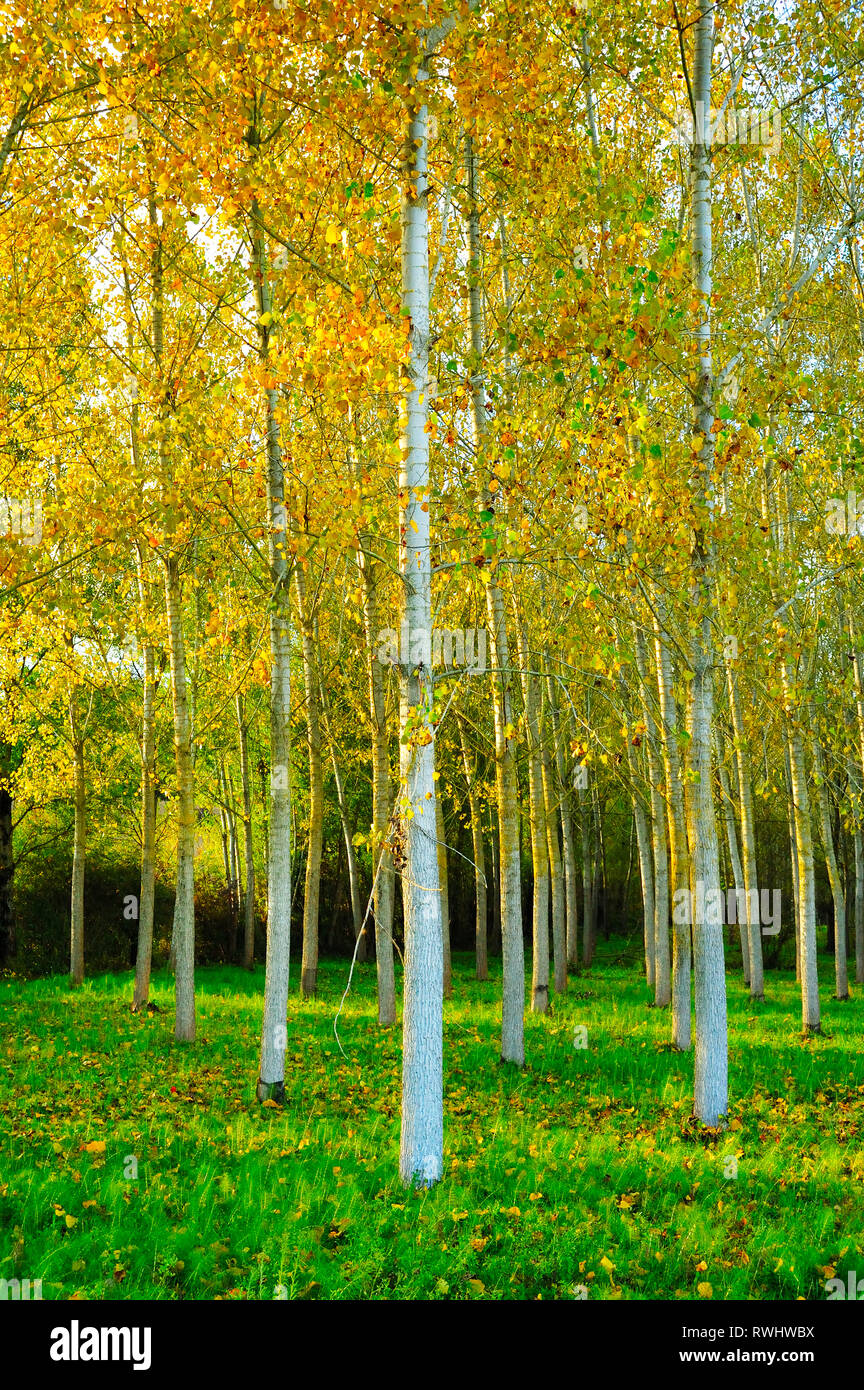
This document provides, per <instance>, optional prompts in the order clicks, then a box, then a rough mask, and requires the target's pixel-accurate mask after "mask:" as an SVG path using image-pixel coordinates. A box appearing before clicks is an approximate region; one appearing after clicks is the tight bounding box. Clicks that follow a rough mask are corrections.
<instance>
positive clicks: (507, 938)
mask: <svg viewBox="0 0 864 1390" xmlns="http://www.w3.org/2000/svg"><path fill="white" fill-rule="evenodd" d="M465 160H466V172H467V177H468V303H469V311H470V316H471V352H472V357H473V359H474V369H473V372H472V376H471V406H472V419H473V423H474V443H475V446H476V449H477V471H478V474H480V475H481V476H482V472H483V469H484V468H485V467H486V466H487V465H486V460H485V457H484V455H485V444H486V434H487V428H488V417H487V412H486V380H485V377H484V375H483V371H482V362H483V354H484V351H485V336H486V333H485V324H484V321H483V286H482V283H481V259H480V213H479V208H478V204H477V165H476V158H475V155H474V146H473V141H472V139H471V137H470V136H468V137H467V139H466V151H465ZM505 273H506V264H505ZM505 291H506V285H505ZM481 501H482V506H483V510H484V511H486V510H488V511H493V510H494V501H493V497H492V493H491V492H490V490H489V487H488V485H487V483H486V482H485V480H484V482H483V484H482V486H481ZM485 587H486V612H487V617H488V621H489V627H490V638H491V643H490V645H491V648H492V661H493V667H494V676H493V683H492V701H493V704H492V708H493V716H494V723H495V788H496V793H497V801H498V860H499V869H498V874H497V876H496V878H497V883H498V886H499V887H498V891H499V895H500V921H501V956H502V962H501V967H502V981H501V1060H502V1061H504V1062H515V1063H516V1065H517V1066H519V1067H521V1066H523V1064H524V1062H525V945H524V941H523V937H522V851H521V846H520V834H519V831H520V815H519V792H518V783H517V779H516V754H515V748H514V743H513V738H514V735H515V732H516V730H515V727H514V725H513V722H512V715H513V711H512V704H513V671H512V669H511V665H510V644H509V641H508V637H507V618H506V613H505V609H504V597H503V595H502V593H501V588H500V586H499V583H498V574H497V570H495V569H493V570H492V572H491V573H490V575H489V582H488V583H487V584H486V586H485Z"/></svg>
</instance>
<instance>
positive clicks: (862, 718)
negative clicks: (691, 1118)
mask: <svg viewBox="0 0 864 1390" xmlns="http://www.w3.org/2000/svg"><path fill="white" fill-rule="evenodd" d="M862 331H864V330H862ZM846 621H847V625H848V630H849V642H850V644H851V647H852V683H853V689H854V691H855V717H856V724H857V729H858V756H859V762H858V773H857V776H856V777H855V786H856V790H857V792H858V798H859V805H860V796H861V788H862V785H864V658H862V654H861V650H860V648H859V646H858V640H857V635H856V632H855V620H854V618H853V615H852V608H851V605H850V606H849V607H848V608H847V610H846ZM858 814H860V811H859V812H858ZM858 814H856V818H855V828H854V844H855V980H856V982H857V983H858V984H859V985H860V984H864V857H862V855H864V852H862V843H861V823H860V820H859V819H858Z"/></svg>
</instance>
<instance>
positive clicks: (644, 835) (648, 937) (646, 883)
mask: <svg viewBox="0 0 864 1390" xmlns="http://www.w3.org/2000/svg"><path fill="white" fill-rule="evenodd" d="M624 733H625V742H626V744H627V768H628V771H629V773H630V785H631V788H632V790H631V794H630V796H631V801H632V803H633V821H634V824H635V827H636V846H637V849H638V851H639V878H640V881H641V884H642V924H643V933H642V934H643V941H644V952H645V980H646V983H647V984H648V986H649V988H651V989H654V987H655V982H656V971H655V962H654V866H653V864H652V862H651V837H650V835H649V833H648V822H647V820H646V817H645V807H644V806H643V804H642V797H641V795H640V793H639V785H638V769H637V767H636V756H635V753H634V751H633V740H632V735H631V731H630V729H629V728H625V731H624Z"/></svg>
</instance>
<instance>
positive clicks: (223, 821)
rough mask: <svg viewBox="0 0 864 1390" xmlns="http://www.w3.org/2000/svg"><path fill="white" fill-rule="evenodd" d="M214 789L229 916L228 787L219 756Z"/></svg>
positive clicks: (231, 896) (231, 895)
mask: <svg viewBox="0 0 864 1390" xmlns="http://www.w3.org/2000/svg"><path fill="white" fill-rule="evenodd" d="M216 788H217V794H218V797H219V801H218V803H217V806H216V810H217V812H218V815H219V838H220V839H221V841H222V869H223V872H224V874H225V894H226V897H227V899H228V908H229V912H230V915H231V916H232V917H233V915H234V885H233V883H232V864H231V846H230V829H229V817H228V806H227V802H228V787H227V784H226V781H225V768H224V766H223V762H222V757H221V755H220V756H219V757H218V758H217V759H216Z"/></svg>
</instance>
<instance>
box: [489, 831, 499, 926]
mask: <svg viewBox="0 0 864 1390" xmlns="http://www.w3.org/2000/svg"><path fill="white" fill-rule="evenodd" d="M490 810H491V808H490ZM489 844H490V847H491V850H492V940H491V943H490V949H491V950H493V951H500V950H501V856H500V854H499V852H498V821H497V818H496V817H495V815H494V814H491V815H490V826H489Z"/></svg>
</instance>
